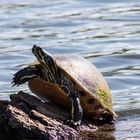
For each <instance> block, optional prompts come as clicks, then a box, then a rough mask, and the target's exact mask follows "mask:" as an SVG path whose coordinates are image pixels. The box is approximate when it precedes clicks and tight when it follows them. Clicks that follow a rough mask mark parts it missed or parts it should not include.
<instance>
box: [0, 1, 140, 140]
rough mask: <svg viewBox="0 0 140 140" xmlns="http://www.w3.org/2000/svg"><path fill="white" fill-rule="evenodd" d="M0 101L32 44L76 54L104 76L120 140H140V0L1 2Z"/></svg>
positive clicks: (12, 90)
mask: <svg viewBox="0 0 140 140" xmlns="http://www.w3.org/2000/svg"><path fill="white" fill-rule="evenodd" d="M0 31H1V32H0V64H1V65H0V99H8V98H9V94H11V93H16V92H17V91H19V90H24V91H28V92H29V89H28V87H27V85H26V84H25V85H22V86H20V87H18V88H17V87H13V88H12V87H11V84H10V82H11V80H12V75H13V74H14V73H15V72H16V71H17V70H19V69H21V68H23V67H25V66H26V65H28V64H29V63H31V62H33V60H34V56H33V55H32V53H31V48H32V46H33V44H38V45H40V46H42V47H43V48H45V49H46V50H48V51H49V52H50V53H52V54H55V53H59V54H62V53H66V54H68V53H77V54H80V55H82V56H83V57H85V58H86V59H88V60H89V61H90V62H92V63H93V64H95V65H96V66H97V67H98V68H99V69H100V71H101V72H102V73H103V75H104V76H105V78H106V80H107V82H108V84H109V86H110V89H111V92H112V96H113V106H114V110H115V111H116V112H118V114H119V117H118V120H117V121H116V124H115V127H116V131H114V132H112V135H113V137H114V138H115V139H116V140H124V139H128V140H138V139H140V115H139V114H140V95H139V91H140V1H139V0H133V1H132V0H122V1H120V0H118V1H117V2H116V1H115V0H69V1H65V0H53V1H49V0H46V1H45V0H40V1H39V2H38V1H37V0H30V1H28V0H24V1H22V2H21V1H18V0H5V1H0Z"/></svg>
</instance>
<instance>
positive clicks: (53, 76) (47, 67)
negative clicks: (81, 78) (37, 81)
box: [32, 45, 60, 84]
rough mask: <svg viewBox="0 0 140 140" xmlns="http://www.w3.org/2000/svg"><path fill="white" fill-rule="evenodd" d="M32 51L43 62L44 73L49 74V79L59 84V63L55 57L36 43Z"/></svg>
mask: <svg viewBox="0 0 140 140" xmlns="http://www.w3.org/2000/svg"><path fill="white" fill-rule="evenodd" d="M32 52H33V54H34V55H35V57H36V58H37V60H38V61H39V62H40V63H41V64H42V66H44V73H45V74H46V75H47V81H48V82H52V83H56V84H59V82H60V76H59V72H58V67H57V64H56V62H55V60H54V59H53V57H52V56H51V55H50V54H49V53H47V52H44V51H43V49H42V48H40V47H39V46H36V45H34V46H33V48H32Z"/></svg>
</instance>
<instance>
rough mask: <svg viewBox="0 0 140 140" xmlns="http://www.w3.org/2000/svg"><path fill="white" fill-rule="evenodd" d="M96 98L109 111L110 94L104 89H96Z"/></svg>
mask: <svg viewBox="0 0 140 140" xmlns="http://www.w3.org/2000/svg"><path fill="white" fill-rule="evenodd" d="M96 97H97V99H98V101H99V102H100V103H101V104H102V105H103V106H104V107H105V108H106V109H108V110H110V111H111V101H110V96H109V95H108V93H107V92H106V91H104V90H103V89H101V88H98V89H97V96H96Z"/></svg>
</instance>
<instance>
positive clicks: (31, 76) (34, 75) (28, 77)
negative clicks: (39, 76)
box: [20, 74, 36, 81]
mask: <svg viewBox="0 0 140 140" xmlns="http://www.w3.org/2000/svg"><path fill="white" fill-rule="evenodd" d="M33 77H36V74H33V75H30V76H24V77H22V78H21V79H20V81H21V80H23V79H26V78H27V79H30V78H33Z"/></svg>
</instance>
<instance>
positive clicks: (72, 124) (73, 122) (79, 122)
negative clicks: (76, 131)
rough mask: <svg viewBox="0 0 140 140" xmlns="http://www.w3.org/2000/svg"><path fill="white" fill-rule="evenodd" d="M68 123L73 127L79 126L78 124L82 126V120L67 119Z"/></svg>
mask: <svg viewBox="0 0 140 140" xmlns="http://www.w3.org/2000/svg"><path fill="white" fill-rule="evenodd" d="M66 124H67V125H69V126H70V127H73V128H78V126H80V124H81V121H76V122H75V121H74V120H72V119H71V120H67V121H66Z"/></svg>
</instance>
